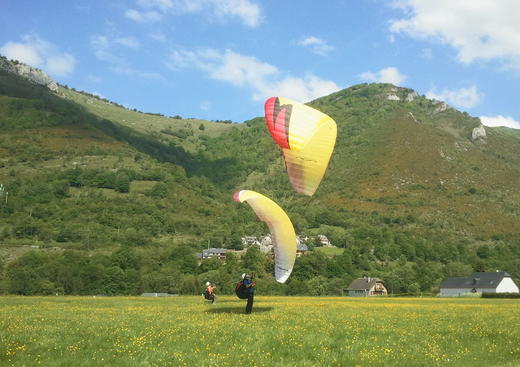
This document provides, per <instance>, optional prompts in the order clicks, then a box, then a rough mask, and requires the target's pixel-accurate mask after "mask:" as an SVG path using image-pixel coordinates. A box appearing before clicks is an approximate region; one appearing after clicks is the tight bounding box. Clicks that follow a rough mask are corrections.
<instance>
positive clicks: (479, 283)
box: [440, 271, 511, 288]
mask: <svg viewBox="0 0 520 367" xmlns="http://www.w3.org/2000/svg"><path fill="white" fill-rule="evenodd" d="M506 277H509V278H510V277H511V275H509V274H508V273H506V272H505V271H496V272H476V273H473V274H471V275H470V276H469V277H465V278H448V279H445V280H444V281H443V282H442V283H441V286H440V287H441V288H496V287H497V286H498V285H499V284H500V282H501V281H502V279H504V278H506Z"/></svg>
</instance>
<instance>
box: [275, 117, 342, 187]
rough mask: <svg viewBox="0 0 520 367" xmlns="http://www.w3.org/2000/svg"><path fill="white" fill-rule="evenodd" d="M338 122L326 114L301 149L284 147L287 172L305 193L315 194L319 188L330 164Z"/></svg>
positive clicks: (293, 182)
mask: <svg viewBox="0 0 520 367" xmlns="http://www.w3.org/2000/svg"><path fill="white" fill-rule="evenodd" d="M335 141H336V124H335V123H334V121H333V120H332V119H331V118H330V117H328V116H325V117H323V118H322V121H321V123H320V124H319V126H318V128H317V129H316V131H315V132H314V133H313V135H312V137H311V138H310V139H309V141H308V142H307V144H306V145H305V146H304V147H303V148H302V149H301V150H299V151H296V150H292V149H283V154H284V159H285V165H286V167H287V173H288V174H289V179H290V181H291V185H292V186H293V188H294V189H295V190H296V191H297V192H299V193H301V194H304V195H309V196H311V195H313V194H314V192H315V191H316V190H317V189H318V186H319V185H320V182H321V180H322V179H323V176H324V175H325V171H326V170H327V166H328V164H329V160H330V157H331V155H332V151H333V149H334V142H335Z"/></svg>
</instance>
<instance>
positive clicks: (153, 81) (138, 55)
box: [0, 0, 520, 129]
mask: <svg viewBox="0 0 520 367" xmlns="http://www.w3.org/2000/svg"><path fill="white" fill-rule="evenodd" d="M0 24H2V26H1V30H2V31H1V32H0V54H2V55H4V56H7V57H8V58H11V59H18V60H20V61H23V62H25V63H28V64H30V65H32V66H35V67H38V68H40V69H42V70H44V71H46V72H47V73H48V74H49V75H51V77H53V79H55V80H56V81H58V82H59V83H61V84H66V85H68V86H70V87H74V88H76V89H80V90H84V91H87V92H89V93H93V94H97V95H100V96H102V97H104V98H107V99H110V100H112V101H114V102H117V103H120V104H122V105H125V106H127V107H129V108H136V109H138V110H140V111H143V112H155V113H162V114H165V115H168V116H173V115H181V116H183V117H196V118H204V119H208V120H233V121H236V122H242V121H244V120H247V119H250V118H253V117H256V116H261V115H262V114H263V103H264V101H265V99H266V98H268V97H270V96H273V95H280V96H284V97H288V98H291V99H296V100H299V101H302V102H308V101H310V100H312V99H314V98H318V97H321V96H324V95H327V94H330V93H332V92H335V91H337V90H340V89H343V88H347V87H349V86H352V85H354V84H358V83H363V82H389V83H393V84H396V85H399V86H403V87H408V88H412V89H414V90H416V91H417V92H418V93H419V94H423V95H426V96H428V97H430V98H436V99H440V100H444V101H446V102H447V103H448V104H449V105H451V106H453V107H455V108H457V109H459V110H462V111H467V112H468V113H469V114H470V115H472V116H477V117H481V120H482V121H483V123H484V124H486V125H489V126H493V125H505V126H510V127H514V128H518V129H520V106H519V94H520V93H519V92H520V1H518V0H471V1H469V0H468V1H462V0H461V1H452V0H436V1H431V0H396V1H393V0H386V1H384V0H344V1H340V0H328V1H316V0H285V1H284V0H262V1H260V0H128V1H123V0H114V1H112V0H103V1H98V0H92V1H74V0H70V1H57V0H46V1H29V0H17V1H14V0H12V1H11V0H6V1H2V2H1V3H0Z"/></svg>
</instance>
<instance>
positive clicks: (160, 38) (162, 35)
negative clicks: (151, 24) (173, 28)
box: [148, 32, 167, 42]
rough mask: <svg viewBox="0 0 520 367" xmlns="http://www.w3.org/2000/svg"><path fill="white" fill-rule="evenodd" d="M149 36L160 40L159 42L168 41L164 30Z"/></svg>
mask: <svg viewBox="0 0 520 367" xmlns="http://www.w3.org/2000/svg"><path fill="white" fill-rule="evenodd" d="M148 37H150V38H151V39H153V40H156V41H159V42H166V41H167V38H166V35H165V34H164V33H162V32H153V33H150V34H148Z"/></svg>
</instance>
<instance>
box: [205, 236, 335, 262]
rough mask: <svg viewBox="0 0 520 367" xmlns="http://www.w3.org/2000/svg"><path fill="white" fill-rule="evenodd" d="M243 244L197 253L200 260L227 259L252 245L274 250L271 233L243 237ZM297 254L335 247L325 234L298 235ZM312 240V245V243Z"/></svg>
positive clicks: (266, 251) (261, 248)
mask: <svg viewBox="0 0 520 367" xmlns="http://www.w3.org/2000/svg"><path fill="white" fill-rule="evenodd" d="M241 240H242V246H243V248H244V249H243V250H231V249H226V248H214V247H212V248H210V247H208V248H207V249H204V250H202V252H200V253H198V254H197V257H198V258H199V259H200V260H204V259H220V260H225V259H226V254H227V253H230V252H232V253H234V254H238V255H239V256H240V255H241V254H243V253H244V252H245V249H247V248H248V247H251V246H258V248H259V249H260V251H261V252H262V253H264V254H267V253H269V252H272V251H273V238H272V237H271V235H270V234H269V235H266V236H262V237H256V236H246V237H242V238H241ZM296 241H297V244H296V256H297V257H300V256H302V255H303V254H305V253H306V252H307V251H312V250H313V248H314V247H315V246H316V247H335V246H334V245H332V244H331V243H330V241H329V239H328V238H327V236H325V235H322V234H320V235H317V236H314V237H309V236H296ZM311 242H312V245H311Z"/></svg>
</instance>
